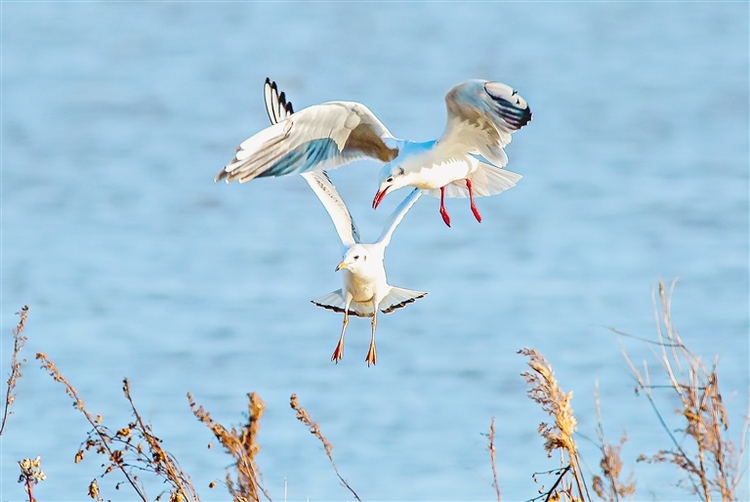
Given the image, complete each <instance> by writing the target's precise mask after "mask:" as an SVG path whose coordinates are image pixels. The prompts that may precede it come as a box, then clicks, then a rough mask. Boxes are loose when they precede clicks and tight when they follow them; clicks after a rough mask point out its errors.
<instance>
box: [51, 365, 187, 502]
mask: <svg viewBox="0 0 750 502" xmlns="http://www.w3.org/2000/svg"><path fill="white" fill-rule="evenodd" d="M36 358H37V359H38V360H40V361H41V362H42V369H44V370H46V371H47V372H48V373H49V374H50V376H52V378H53V379H54V380H55V381H57V382H61V383H62V384H63V385H64V386H65V393H66V394H68V396H70V398H71V399H73V407H74V408H75V409H77V410H79V411H80V412H81V413H82V414H83V415H84V417H86V420H87V421H88V422H89V424H90V425H91V427H92V429H91V431H89V433H88V436H87V438H86V441H84V442H83V443H82V444H81V448H80V449H79V450H78V452H77V453H76V456H75V462H76V463H78V462H80V461H81V460H83V457H84V455H85V452H86V451H89V450H92V449H93V450H94V451H95V452H96V453H99V454H102V455H105V456H106V457H107V459H108V462H107V463H105V464H102V467H104V468H105V470H104V473H103V474H102V475H101V477H104V476H105V475H107V474H109V473H111V472H113V471H115V470H119V471H120V472H121V473H122V475H123V476H124V477H125V480H126V481H127V483H128V484H129V485H130V486H131V487H132V488H133V490H134V491H135V492H136V494H137V495H138V497H139V498H140V499H141V500H142V501H143V502H147V501H148V497H147V496H146V493H145V491H144V489H143V487H142V486H141V484H140V482H139V481H138V476H136V475H135V474H134V473H133V471H134V470H140V471H144V472H151V473H154V474H156V475H157V476H159V477H161V478H163V479H164V480H165V481H166V482H167V483H168V484H170V485H171V489H170V491H169V500H170V502H189V501H198V500H199V499H198V495H197V494H196V492H195V490H194V489H193V486H192V483H191V482H190V478H189V477H188V476H187V475H186V474H185V473H184V472H182V470H181V469H180V468H179V465H178V464H177V461H176V459H175V458H174V457H173V456H172V455H171V454H170V453H168V452H166V451H165V450H164V449H163V448H162V447H161V439H159V438H158V437H156V436H155V435H154V434H153V433H152V431H151V427H150V426H149V425H147V424H146V423H145V422H144V421H143V419H142V418H141V415H140V414H139V413H138V410H137V409H136V407H135V404H134V403H133V400H132V397H131V395H130V385H129V383H128V381H127V380H124V381H123V393H124V394H125V397H126V399H127V400H128V402H129V403H130V406H131V409H132V412H133V415H134V417H135V421H133V422H130V423H129V424H128V425H127V426H126V427H123V428H121V429H119V430H117V431H116V432H113V431H112V430H111V429H109V428H108V427H106V426H104V425H102V416H101V415H97V416H96V417H94V416H93V415H92V414H91V412H89V411H88V410H87V409H86V406H85V405H84V403H83V400H82V399H81V398H80V396H79V395H78V392H77V391H76V389H75V387H73V386H72V385H71V384H70V382H69V381H68V379H67V378H65V377H64V376H63V375H62V373H61V372H60V370H59V369H58V368H57V366H55V363H53V362H52V361H51V360H49V358H47V355H46V354H44V353H41V352H40V353H37V355H36ZM134 438H138V439H139V440H138V441H134ZM140 440H142V441H145V443H146V446H147V448H148V450H147V452H146V450H144V447H143V443H142V442H141V441H140ZM120 484H121V483H117V487H118V488H119V486H120ZM88 494H89V496H90V497H91V498H92V499H95V500H100V498H99V486H98V484H97V483H96V480H93V481H92V482H91V483H90V484H89V488H88ZM161 496H162V495H159V496H157V497H156V500H159V499H160V498H161Z"/></svg>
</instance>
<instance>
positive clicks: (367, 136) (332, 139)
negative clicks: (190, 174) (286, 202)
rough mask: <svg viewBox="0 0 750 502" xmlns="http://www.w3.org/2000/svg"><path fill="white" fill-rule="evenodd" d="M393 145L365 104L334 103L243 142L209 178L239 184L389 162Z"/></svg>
mask: <svg viewBox="0 0 750 502" xmlns="http://www.w3.org/2000/svg"><path fill="white" fill-rule="evenodd" d="M270 90H271V94H270V98H267V101H266V103H267V108H268V107H269V106H270V112H269V117H270V118H271V120H273V117H271V115H274V114H275V113H276V112H277V111H279V108H280V105H278V106H277V105H275V104H274V96H273V88H271V89H270ZM267 96H268V95H267ZM269 99H270V103H271V104H270V105H269V104H268V103H269ZM274 116H275V115H274ZM396 143H397V140H396V139H395V138H394V137H393V136H392V135H391V133H390V131H388V129H387V128H386V127H385V125H383V123H382V122H380V120H378V118H377V117H376V116H375V115H374V114H373V113H372V112H371V111H370V110H369V109H368V108H367V107H366V106H365V105H363V104H361V103H354V102H346V101H333V102H330V103H324V104H322V105H315V106H310V107H308V108H305V109H303V110H300V111H298V112H296V113H294V114H290V115H287V116H286V118H284V119H283V120H281V121H280V122H278V123H275V124H273V125H271V126H270V127H267V128H266V129H263V130H262V131H260V132H258V133H257V134H255V135H253V136H251V137H250V138H248V139H246V140H245V141H243V142H242V143H241V144H240V146H239V147H238V148H237V153H236V154H235V156H234V158H233V159H232V160H231V161H230V162H229V163H228V164H227V165H226V166H225V167H224V169H222V170H221V171H220V172H219V174H217V175H216V178H214V180H215V181H219V180H222V179H225V180H226V181H227V182H230V181H233V180H239V181H240V183H242V182H245V181H249V180H251V179H253V178H258V177H264V176H283V175H285V174H291V173H303V172H307V171H311V170H322V169H334V168H336V167H339V166H342V165H344V164H347V163H349V162H351V161H353V160H356V159H359V158H363V157H369V158H372V159H375V160H379V161H381V162H389V161H391V160H393V159H394V158H395V157H396V156H397V155H398V148H397V147H395V146H394V147H390V146H389V144H391V145H395V144H396Z"/></svg>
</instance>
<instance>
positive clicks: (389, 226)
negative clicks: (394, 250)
mask: <svg viewBox="0 0 750 502" xmlns="http://www.w3.org/2000/svg"><path fill="white" fill-rule="evenodd" d="M421 196H422V190H420V189H419V188H415V189H414V190H412V191H411V193H410V194H409V195H407V196H406V198H405V199H404V200H403V202H401V204H399V206H398V207H397V208H396V210H395V211H393V214H391V216H390V218H388V221H387V222H386V224H385V229H384V230H383V233H382V234H381V235H380V238H379V239H378V241H377V244H380V245H382V246H383V247H386V246H387V245H388V244H390V243H391V236H392V235H393V231H394V230H396V227H397V226H398V224H399V223H401V220H403V219H404V215H405V214H406V213H407V212H408V211H409V209H411V206H413V205H414V203H415V202H417V199H419V197H421Z"/></svg>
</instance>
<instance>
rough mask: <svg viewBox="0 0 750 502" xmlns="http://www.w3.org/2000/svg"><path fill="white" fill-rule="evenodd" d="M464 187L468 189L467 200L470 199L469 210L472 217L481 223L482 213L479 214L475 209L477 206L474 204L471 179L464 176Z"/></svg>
mask: <svg viewBox="0 0 750 502" xmlns="http://www.w3.org/2000/svg"><path fill="white" fill-rule="evenodd" d="M466 188H468V189H469V200H470V201H471V212H472V213H474V218H476V219H477V221H478V222H479V223H482V215H480V214H479V211H478V210H477V206H475V205H474V192H473V191H472V189H471V180H470V179H469V178H466Z"/></svg>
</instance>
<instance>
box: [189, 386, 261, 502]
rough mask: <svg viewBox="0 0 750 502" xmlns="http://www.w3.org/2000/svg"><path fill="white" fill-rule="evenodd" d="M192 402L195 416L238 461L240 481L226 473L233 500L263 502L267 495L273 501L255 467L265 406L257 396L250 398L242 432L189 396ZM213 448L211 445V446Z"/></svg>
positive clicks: (191, 405) (191, 407) (190, 402)
mask: <svg viewBox="0 0 750 502" xmlns="http://www.w3.org/2000/svg"><path fill="white" fill-rule="evenodd" d="M187 397H188V402H189V404H190V409H191V410H192V411H193V415H195V416H196V418H198V420H200V421H201V422H203V423H204V424H206V425H207V426H208V428H209V429H211V432H213V433H214V436H216V439H217V440H218V441H219V443H221V445H222V446H223V447H224V451H226V452H227V453H228V454H229V455H230V456H231V457H232V458H233V459H234V464H233V465H234V467H235V469H236V471H237V473H236V480H233V479H232V474H231V473H230V472H229V471H227V473H226V478H225V482H226V487H227V489H228V490H229V494H230V495H231V496H232V499H233V500H235V501H237V502H245V501H250V500H253V501H259V500H260V495H261V494H263V495H264V496H265V497H266V499H268V500H271V497H270V496H269V495H268V493H267V492H266V490H264V489H263V487H262V486H261V485H260V482H259V477H260V475H259V471H258V468H257V467H256V465H255V455H257V454H258V452H259V451H260V446H259V445H258V442H257V437H258V430H259V429H260V418H261V416H263V410H264V409H265V404H264V403H263V401H262V400H261V399H260V397H258V395H257V394H256V393H255V392H251V393H250V394H248V395H247V397H248V407H247V411H248V414H247V416H248V420H247V423H246V424H243V425H242V426H241V427H240V428H239V429H236V428H234V427H232V428H231V429H227V428H226V427H224V426H223V425H221V424H220V423H218V422H217V421H215V420H214V419H213V418H211V415H210V414H209V413H208V411H206V410H205V409H204V408H203V406H197V405H196V404H195V400H194V399H193V396H192V395H191V394H190V393H189V392H188V395H187ZM209 447H210V445H209Z"/></svg>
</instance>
